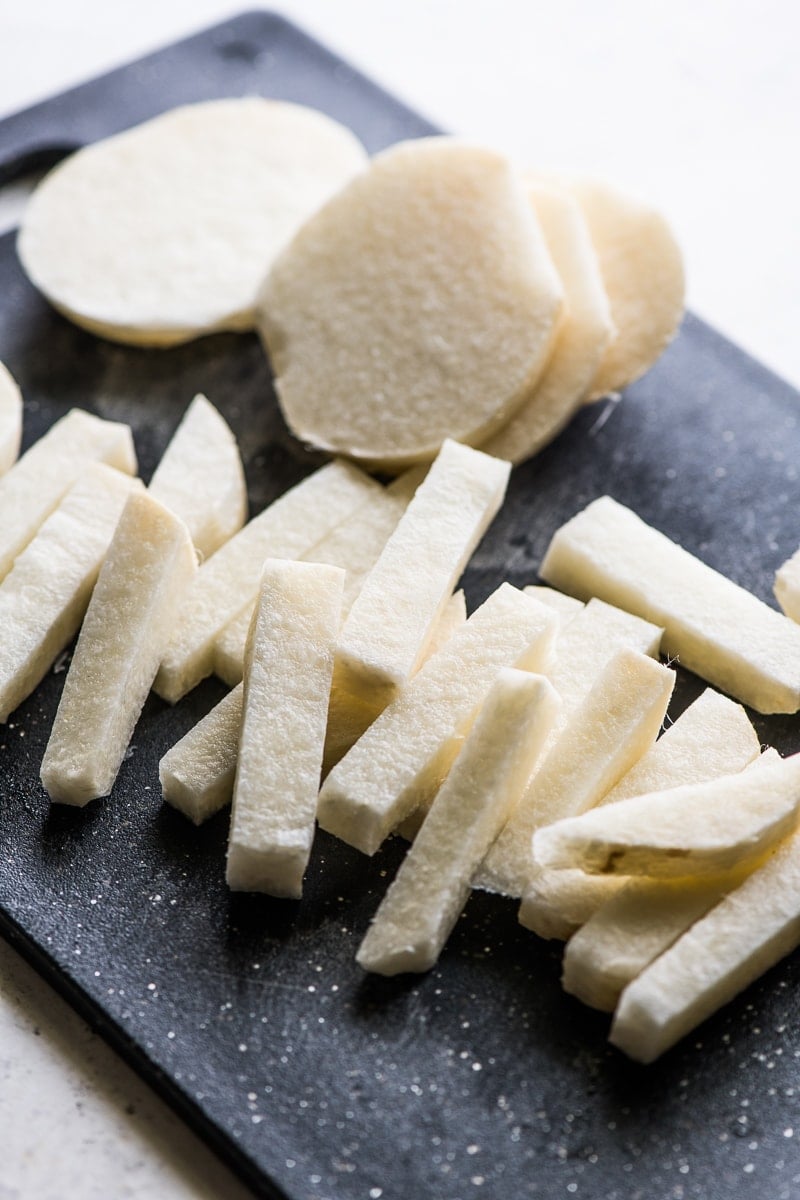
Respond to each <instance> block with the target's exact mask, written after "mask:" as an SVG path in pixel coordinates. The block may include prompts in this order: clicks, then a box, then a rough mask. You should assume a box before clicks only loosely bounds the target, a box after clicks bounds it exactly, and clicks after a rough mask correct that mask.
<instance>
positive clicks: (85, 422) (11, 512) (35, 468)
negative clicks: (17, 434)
mask: <svg viewBox="0 0 800 1200" xmlns="http://www.w3.org/2000/svg"><path fill="white" fill-rule="evenodd" d="M92 462H101V463H106V465H107V466H109V467H116V468H117V470H119V471H123V472H124V473H125V474H126V475H135V474H136V453H135V451H134V448H133V438H132V437H131V431H130V428H129V427H128V426H127V425H120V424H117V422H116V421H104V420H102V419H101V418H100V417H95V416H93V415H92V414H91V413H88V412H83V411H81V409H78V408H73V409H72V410H71V411H70V412H68V413H67V415H66V416H65V417H62V418H61V420H60V421H56V423H55V425H53V426H52V427H51V428H50V429H49V430H48V431H47V433H46V434H45V435H44V437H42V438H40V439H39V441H38V442H34V444H33V446H31V448H30V450H28V451H26V453H25V454H23V456H22V458H20V459H19V461H18V462H16V463H15V464H14V466H13V467H12V468H11V469H10V470H9V471H7V472H6V474H5V475H4V476H3V477H2V479H0V579H3V577H4V576H5V575H7V574H8V572H9V571H10V570H11V566H12V564H13V562H14V559H15V558H16V557H17V555H18V554H19V553H20V552H21V551H22V550H24V549H25V547H26V546H27V544H28V542H29V541H30V540H31V538H32V537H33V536H34V534H35V533H36V531H37V530H38V529H39V527H40V526H41V525H42V523H43V522H44V521H45V520H46V519H47V518H48V517H49V516H50V513H51V512H52V511H53V509H54V508H55V507H56V506H57V504H58V503H59V501H60V500H61V498H62V497H63V496H64V494H65V493H66V492H68V491H69V489H70V488H71V487H72V485H73V483H75V481H76V480H77V479H80V478H81V476H82V475H83V473H84V472H85V470H86V468H87V467H88V466H89V464H90V463H92Z"/></svg>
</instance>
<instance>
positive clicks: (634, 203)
mask: <svg viewBox="0 0 800 1200" xmlns="http://www.w3.org/2000/svg"><path fill="white" fill-rule="evenodd" d="M528 178H529V179H530V181H531V182H532V183H540V182H544V183H545V184H547V185H548V186H553V187H559V188H562V189H563V190H564V191H567V192H569V194H570V195H572V196H573V197H574V198H575V199H576V200H577V202H578V204H579V205H580V206H581V210H582V212H583V215H584V217H585V218H586V223H587V224H588V226H589V233H590V234H591V237H592V242H593V243H594V248H595V251H596V253H597V257H598V260H599V262H600V270H601V273H602V276H603V283H604V285H605V290H606V293H607V295H608V299H609V303H610V304H611V316H612V319H613V322H614V325H615V327H616V331H617V336H616V337H615V338H614V339H613V340H612V341H611V342H610V343H609V345H608V347H607V348H606V351H605V354H604V355H603V358H602V361H601V362H600V366H599V368H598V371H597V374H596V376H595V378H594V379H593V381H592V385H591V387H590V389H589V394H588V396H587V399H588V400H598V399H599V398H600V397H601V396H606V395H608V394H609V393H610V392H618V391H620V390H621V389H622V388H624V387H626V386H627V385H628V384H629V383H633V382H634V380H636V379H638V378H639V377H640V376H641V375H644V373H645V371H647V370H648V369H649V368H650V367H651V366H652V365H653V363H654V362H655V361H656V359H657V358H658V357H659V356H660V354H661V353H662V351H664V350H665V349H666V347H667V346H668V345H669V343H670V341H671V340H672V338H673V337H674V336H675V333H676V332H677V329H678V326H679V324H680V321H681V317H682V316H683V309H684V295H685V278H684V270H683V258H682V256H681V252H680V249H679V247H678V244H677V242H676V241H675V237H674V235H673V233H672V230H671V229H670V227H669V225H668V224H667V222H666V221H665V220H664V218H663V217H662V215H661V213H659V212H657V211H656V209H654V208H651V207H650V205H648V204H645V203H643V202H642V201H641V200H638V199H636V198H635V197H633V196H629V195H627V194H626V193H624V192H620V191H618V190H617V189H616V188H613V187H611V186H609V184H607V183H604V182H602V181H601V180H598V179H589V178H583V177H579V176H570V175H560V174H559V175H556V174H553V173H549V172H548V173H542V174H536V175H529V176H528Z"/></svg>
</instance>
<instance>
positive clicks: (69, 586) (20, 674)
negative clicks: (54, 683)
mask: <svg viewBox="0 0 800 1200" xmlns="http://www.w3.org/2000/svg"><path fill="white" fill-rule="evenodd" d="M141 486H142V485H141V484H140V482H139V481H138V480H137V479H133V478H132V477H131V476H130V475H123V474H122V472H121V471H115V470H113V469H112V468H111V467H105V466H102V465H101V464H99V463H93V464H91V465H90V466H89V467H87V469H86V474H85V475H84V476H83V478H82V479H80V480H78V482H77V483H74V484H73V485H72V487H71V488H70V490H69V491H68V492H67V494H66V496H65V497H64V499H63V500H62V501H61V503H60V504H59V506H58V508H56V509H55V511H54V512H52V513H51V514H50V516H49V517H48V518H47V520H46V521H45V522H44V524H43V525H42V527H41V529H40V530H39V532H38V533H37V534H36V536H35V537H34V538H33V540H32V541H30V542H28V545H27V546H26V547H25V549H24V550H23V551H22V553H21V554H20V555H19V557H18V558H17V559H16V560H15V562H14V566H13V567H12V568H11V570H10V571H9V573H8V575H6V577H5V579H4V580H3V582H2V583H1V584H0V628H1V629H2V630H3V636H2V638H0V721H5V720H6V718H7V717H8V715H9V713H12V712H13V711H14V709H15V708H16V707H17V705H19V704H21V703H22V701H23V700H24V699H25V697H26V696H29V695H30V694H31V692H32V691H33V689H34V688H35V687H36V685H37V684H38V683H39V682H40V680H41V679H42V677H43V676H44V674H45V672H46V671H47V669H48V668H49V667H50V664H51V663H52V662H53V660H54V659H55V658H56V657H57V656H58V655H59V654H60V653H61V651H62V650H63V649H64V647H65V646H66V645H67V644H68V642H69V641H71V639H72V638H73V637H74V636H75V634H76V632H77V630H78V627H79V625H80V623H81V620H82V619H83V614H84V612H85V611H86V606H87V605H88V603H89V598H90V597H91V594H92V588H93V587H94V585H95V581H96V579H97V574H98V572H99V570H100V567H101V566H102V563H103V558H104V557H105V554H106V551H107V550H108V547H109V544H110V542H111V539H112V537H113V535H114V530H115V529H116V527H117V522H118V521H119V518H120V515H121V513H122V510H123V508H124V507H125V503H126V501H127V499H128V496H129V495H130V494H131V492H132V491H133V490H134V489H136V488H141Z"/></svg>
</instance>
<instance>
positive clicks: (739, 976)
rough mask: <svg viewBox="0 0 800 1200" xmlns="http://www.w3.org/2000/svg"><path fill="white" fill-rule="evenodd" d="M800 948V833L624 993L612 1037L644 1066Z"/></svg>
mask: <svg viewBox="0 0 800 1200" xmlns="http://www.w3.org/2000/svg"><path fill="white" fill-rule="evenodd" d="M798 943H800V834H797V833H795V834H794V835H793V836H792V837H791V838H789V839H788V840H787V841H786V842H785V843H784V844H783V845H782V846H781V847H779V849H778V850H777V852H776V853H775V854H774V855H773V856H772V857H771V858H770V859H769V860H768V861H767V862H766V863H765V864H764V865H763V866H762V867H759V868H758V870H757V871H754V873H753V874H752V875H751V876H750V877H749V878H748V879H746V880H745V882H744V883H743V884H742V885H741V887H738V888H736V890H735V891H733V892H731V893H730V894H729V895H728V896H726V897H725V899H724V900H722V901H721V902H720V903H719V904H717V905H716V906H715V907H714V908H712V909H711V911H710V912H709V913H708V915H707V916H705V917H703V918H702V919H701V920H699V921H697V923H696V924H694V925H693V926H692V927H691V929H689V930H688V931H687V932H686V933H685V934H684V935H683V936H682V937H681V938H679V939H678V941H677V942H675V943H674V945H673V946H671V947H670V949H669V950H667V951H666V952H665V953H664V954H662V955H661V956H660V957H659V958H657V959H656V960H655V962H654V963H652V965H651V966H649V967H648V968H647V970H645V971H643V972H642V974H641V975H639V976H638V978H636V979H634V981H633V983H631V984H629V985H628V987H626V989H625V991H624V992H623V993H622V995H621V997H620V1001H619V1005H618V1007H617V1011H616V1015H615V1017H614V1022H613V1024H612V1026H611V1034H610V1039H611V1041H612V1042H613V1043H614V1045H615V1046H618V1047H619V1048H620V1050H624V1051H625V1053H626V1054H628V1055H629V1056H630V1057H631V1058H635V1059H637V1060H638V1061H639V1062H643V1063H649V1062H652V1061H653V1060H654V1059H656V1058H658V1056H659V1055H660V1054H663V1053H664V1051H665V1050H668V1049H669V1048H670V1046H674V1045H675V1043H676V1042H677V1041H679V1040H680V1039H681V1038H682V1037H684V1035H685V1034H687V1033H689V1032H690V1030H692V1029H694V1028H695V1026H697V1025H699V1024H700V1022H701V1021H704V1020H705V1019H706V1018H707V1017H709V1016H711V1014H712V1013H713V1012H715V1010H716V1009H718V1008H720V1007H721V1006H722V1005H723V1004H726V1003H727V1002H728V1001H729V1000H732V999H733V997H734V996H736V995H737V993H739V992H741V991H742V990H743V989H744V988H745V987H747V985H748V984H749V983H752V981H753V980H754V979H757V978H758V976H759V975H761V974H763V972H764V971H766V970H768V969H769V967H771V966H772V965H773V964H774V963H776V962H778V960H779V959H781V958H783V956H784V955H785V954H788V953H789V952H790V951H791V950H793V949H794V948H795V947H796V946H797V945H798Z"/></svg>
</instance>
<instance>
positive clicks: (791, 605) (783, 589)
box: [774, 550, 800, 624]
mask: <svg viewBox="0 0 800 1200" xmlns="http://www.w3.org/2000/svg"><path fill="white" fill-rule="evenodd" d="M774 591H775V599H776V600H777V601H778V604H780V606H781V608H782V609H783V611H784V612H785V613H786V616H787V617H789V619H790V620H792V621H795V622H796V623H798V624H800V550H795V552H794V554H793V555H792V557H791V558H787V560H786V562H785V563H783V565H782V566H780V567H779V568H778V570H777V571H776V572H775V588H774Z"/></svg>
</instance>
